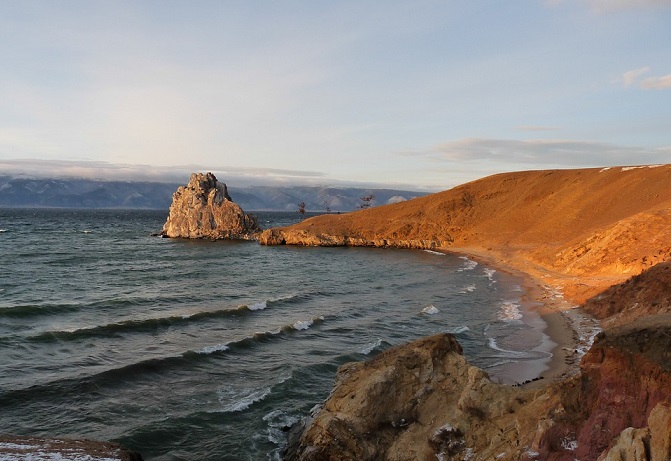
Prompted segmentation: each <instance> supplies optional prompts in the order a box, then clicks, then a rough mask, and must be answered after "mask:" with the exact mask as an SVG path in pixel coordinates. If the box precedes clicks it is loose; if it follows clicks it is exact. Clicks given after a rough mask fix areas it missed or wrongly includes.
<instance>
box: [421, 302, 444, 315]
mask: <svg viewBox="0 0 671 461" xmlns="http://www.w3.org/2000/svg"><path fill="white" fill-rule="evenodd" d="M438 312H440V311H439V310H438V308H437V307H436V306H434V305H433V304H429V305H428V306H426V307H425V308H424V309H422V313H423V314H428V315H434V314H437V313H438Z"/></svg>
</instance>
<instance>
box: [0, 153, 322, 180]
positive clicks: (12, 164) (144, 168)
mask: <svg viewBox="0 0 671 461" xmlns="http://www.w3.org/2000/svg"><path fill="white" fill-rule="evenodd" d="M206 171H211V172H213V173H215V174H216V175H217V176H218V177H220V178H221V179H222V180H223V181H228V182H232V183H235V184H236V185H241V184H243V185H251V184H264V185H266V184H268V185H269V184H276V183H289V182H290V183H291V184H308V183H318V182H320V181H324V178H325V175H324V173H321V172H318V171H300V170H282V169H274V168H231V167H221V166H218V167H217V166H214V167H213V166H203V165H182V166H170V167H160V166H153V165H151V166H150V165H139V164H119V163H108V162H100V161H67V160H42V159H27V160H0V175H2V174H7V175H11V176H27V177H37V178H41V177H49V178H87V179H96V180H105V181H153V182H177V183H185V182H186V181H187V180H188V179H189V175H190V174H191V173H195V172H206Z"/></svg>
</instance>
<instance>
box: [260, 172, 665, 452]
mask: <svg viewBox="0 0 671 461" xmlns="http://www.w3.org/2000/svg"><path fill="white" fill-rule="evenodd" d="M669 185H671V165H649V166H648V165H646V166H636V167H617V168H615V167H613V168H599V169H581V170H547V171H529V172H518V173H504V174H499V175H495V176H490V177H487V178H484V179H481V180H478V181H474V182H471V183H468V184H464V185H462V186H459V187H456V188H454V189H450V190H448V191H445V192H441V193H438V194H434V195H431V196H427V197H421V198H417V199H414V200H410V201H408V202H403V203H399V204H395V205H390V206H383V207H377V208H374V209H367V210H362V211H359V212H355V213H350V214H347V215H324V216H318V217H315V218H311V219H307V220H305V221H303V222H301V223H299V224H297V225H294V226H290V227H287V228H280V229H270V230H266V231H264V232H263V233H262V234H261V235H260V237H259V241H260V242H261V243H262V244H266V245H277V244H287V245H321V246H373V247H395V248H422V249H432V250H440V251H453V252H458V253H462V254H466V255H469V256H471V257H474V258H478V259H481V260H482V261H484V262H486V263H488V264H490V265H492V266H494V267H498V268H507V270H511V271H517V272H518V273H520V274H524V276H525V277H526V280H527V281H528V283H527V285H528V286H527V290H528V291H527V293H528V296H529V300H528V301H529V302H530V303H533V304H534V305H535V306H534V308H535V309H537V310H538V312H540V314H541V315H542V317H543V319H544V320H545V323H546V324H547V333H548V336H549V337H550V338H551V339H552V341H553V342H554V343H556V345H554V347H552V345H551V344H546V346H547V347H550V348H551V349H552V352H553V356H552V360H551V361H550V363H549V364H545V366H549V370H546V371H545V372H544V374H545V375H546V379H544V380H539V381H534V383H532V384H530V385H527V386H523V387H522V388H515V391H512V390H511V389H512V388H511V386H502V385H499V384H495V383H492V381H491V380H490V379H489V377H488V376H486V374H484V373H482V372H481V371H474V370H473V369H472V367H470V365H468V364H464V363H462V362H461V361H460V360H457V359H456V358H455V360H456V361H454V362H453V363H452V365H451V368H449V369H447V370H444V369H442V368H440V367H438V365H437V362H436V359H435V357H434V356H435V354H439V355H441V354H443V352H435V351H444V350H445V347H443V346H442V345H441V344H442V343H443V342H444V341H445V340H443V339H440V338H434V339H433V340H425V341H424V342H421V341H420V342H418V343H412V344H410V345H407V346H402V347H400V348H397V349H392V350H389V351H387V352H385V354H384V357H385V359H384V360H380V361H378V360H377V359H374V360H373V361H371V364H367V365H361V366H360V367H361V368H363V369H365V371H362V372H361V373H358V372H353V370H355V369H357V367H354V366H345V367H343V368H342V369H341V370H340V372H339V374H338V378H337V380H336V385H335V388H334V392H333V394H332V396H331V397H330V398H329V400H327V401H326V402H325V404H324V405H323V407H322V408H321V410H320V411H318V412H317V413H316V414H315V415H313V416H312V417H311V418H309V419H308V421H307V422H306V424H305V426H304V427H303V429H302V430H301V431H298V432H297V434H296V436H295V437H294V438H293V443H292V444H291V445H290V449H289V451H288V455H287V459H300V460H310V459H343V460H344V459H430V458H434V459H435V457H438V459H553V460H564V459H566V460H569V459H570V460H573V459H581V460H583V461H584V460H597V459H599V460H601V459H622V460H629V459H631V460H634V459H649V460H657V459H659V460H663V459H668V458H669V456H671V448H669V447H671V442H670V437H671V434H669V432H670V431H668V427H669V426H668V425H666V426H665V424H666V423H668V422H669V421H671V419H669V418H671V392H669V391H668V388H666V390H662V389H664V385H665V383H666V382H671V373H670V371H671V357H669V355H668V353H667V352H663V351H664V350H665V349H664V348H665V347H667V346H668V344H667V343H666V342H665V341H667V340H665V339H664V338H665V337H666V335H669V334H671V319H670V318H669V312H671V308H670V307H669V304H670V303H669V302H668V299H669V298H670V297H671V288H670V287H671V285H670V284H668V283H667V284H664V282H665V281H666V279H665V278H664V277H666V275H667V274H668V273H671V270H670V263H669V261H671V246H670V244H669V242H670V241H671V188H670V187H669ZM639 274H640V275H639ZM663 278H664V280H663V281H662V282H660V280H662V279H663ZM611 287H612V288H611ZM642 287H653V288H649V289H643V288H642ZM641 293H644V294H641ZM645 293H647V295H646V294H645ZM660 299H661V301H660ZM576 306H583V309H584V312H586V313H588V314H590V315H594V316H596V317H597V318H598V320H599V321H600V325H601V327H603V328H604V331H603V332H601V333H599V334H598V335H597V337H596V341H595V342H594V345H592V346H591V347H589V346H590V344H589V343H590V342H591V339H592V336H593V335H595V334H596V331H598V330H597V329H594V328H592V325H590V322H589V320H585V319H584V318H581V311H580V310H576V309H574V308H575V307H576ZM567 326H568V328H567ZM583 326H584V327H585V328H584V331H581V329H582V327H583ZM597 326H598V324H597ZM641 337H642V338H643V339H640V342H641V343H640V344H639V345H638V347H632V343H634V342H636V341H637V340H636V338H641ZM581 341H583V344H581V343H580V342H581ZM667 342H668V341H667ZM420 343H421V344H420ZM425 343H426V344H425ZM420 349H421V350H423V353H428V354H429V356H431V357H434V358H431V359H426V360H424V361H421V360H420V362H419V363H414V362H413V364H411V365H409V367H410V369H413V370H416V371H417V370H418V369H419V371H418V372H416V373H414V376H415V377H417V376H419V377H420V380H419V381H417V382H415V384H410V382H411V381H412V382H414V381H413V380H414V379H415V378H410V377H407V378H406V377H403V376H405V375H404V374H403V370H402V369H403V366H404V365H403V364H404V363H405V362H407V361H408V360H410V359H408V358H407V354H410V356H413V357H414V356H416V354H418V353H419V352H418V350H420ZM447 349H449V351H448V352H446V353H447V354H448V355H449V354H452V355H455V356H460V351H459V350H458V348H456V347H450V348H447ZM432 351H434V352H432ZM649 351H656V352H655V353H649ZM393 357H395V359H394V358H393ZM427 360H428V362H427ZM441 360H443V359H441ZM441 363H442V362H441ZM376 364H377V365H376ZM520 366H524V365H520ZM389 367H391V368H389ZM399 367H400V368H399ZM390 370H391V371H390ZM526 371H527V372H528V370H526ZM380 373H381V375H379V376H378V374H380ZM417 373H419V375H418V374H417ZM503 373H509V374H510V375H511V376H515V374H516V370H515V366H512V367H510V368H509V369H508V370H503ZM395 375H398V376H399V378H398V379H394V378H392V376H395ZM457 375H458V376H464V379H465V381H464V382H460V384H459V385H458V386H457V387H456V388H454V389H453V390H451V391H450V390H449V389H452V387H450V386H452V385H453V384H448V381H449V380H450V379H451V380H452V381H449V382H452V383H454V382H455V381H454V379H456V378H454V376H457ZM375 376H377V377H375ZM449 376H452V378H449ZM368 377H372V378H368ZM448 378H449V379H448ZM446 379H447V380H448V381H446ZM457 381H458V380H457ZM382 382H384V386H382V384H381V383H382ZM376 383H377V384H376ZM381 386H382V387H384V388H393V389H396V390H397V391H398V396H399V397H397V398H396V399H397V400H399V402H396V406H397V407H398V408H395V409H393V410H390V409H389V408H388V405H386V404H384V403H383V402H388V401H389V400H390V399H391V400H394V398H393V396H391V395H387V393H386V391H384V390H383V389H382V387H381ZM492 386H494V387H492ZM450 392H452V393H454V396H453V398H452V399H450V398H449V397H447V396H446V395H447V394H449V393H450ZM406 394H407V395H406ZM433 395H439V396H440V399H439V400H440V401H434V400H433V397H431V396H433ZM361 396H363V397H361ZM404 396H405V397H404ZM406 397H407V398H406ZM348 399H350V400H351V402H356V403H355V404H354V403H351V402H350V400H348ZM362 399H363V400H362ZM404 399H405V400H404ZM376 402H377V403H376ZM428 402H430V404H428ZM514 402H517V403H516V404H515V403H514ZM622 402H627V404H626V405H625V406H623V403H622ZM426 405H428V406H426ZM502 407H506V410H505V411H504V410H502ZM614 407H616V408H618V410H619V412H620V413H618V415H617V416H616V417H613V416H612V415H611V416H609V412H610V411H612V408H614ZM362 409H364V410H365V411H364V410H362ZM510 415H512V416H510ZM595 431H596V432H595ZM398 440H403V441H404V443H403V444H402V443H401V442H396V441H398ZM637 447H638V448H637ZM641 450H643V452H645V453H647V454H646V455H645V456H646V457H644V458H640V457H639V458H637V457H636V456H639V455H636V453H639V454H640V453H641ZM335 453H338V455H335ZM332 455H333V456H335V457H333V456H332ZM325 456H326V458H325ZM618 456H619V457H618Z"/></svg>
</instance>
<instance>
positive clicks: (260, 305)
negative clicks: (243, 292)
mask: <svg viewBox="0 0 671 461" xmlns="http://www.w3.org/2000/svg"><path fill="white" fill-rule="evenodd" d="M266 307H268V302H267V301H261V302H260V303H254V304H252V305H250V306H247V309H249V310H250V311H262V310H263V309H265V308H266Z"/></svg>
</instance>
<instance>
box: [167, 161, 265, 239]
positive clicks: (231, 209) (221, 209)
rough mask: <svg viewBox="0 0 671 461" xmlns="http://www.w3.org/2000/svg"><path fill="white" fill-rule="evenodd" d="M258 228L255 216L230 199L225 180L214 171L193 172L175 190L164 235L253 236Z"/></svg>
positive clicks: (194, 236)
mask: <svg viewBox="0 0 671 461" xmlns="http://www.w3.org/2000/svg"><path fill="white" fill-rule="evenodd" d="M258 232H260V228H259V226H258V224H257V222H256V219H255V218H254V217H252V216H250V215H248V214H246V213H245V212H244V211H243V210H242V208H240V207H239V206H238V205H237V204H236V203H235V202H233V201H232V200H231V197H230V195H228V189H227V188H226V184H224V183H221V182H219V181H217V178H216V177H215V176H214V175H213V174H212V173H207V174H203V173H197V174H196V173H194V174H192V175H191V178H190V179H189V183H188V184H187V185H186V186H180V187H179V188H178V189H177V191H176V192H175V193H174V194H173V196H172V205H170V214H169V216H168V220H167V221H166V222H165V224H164V225H163V232H162V235H163V236H166V237H171V238H174V237H182V238H209V239H244V240H251V239H253V238H254V237H255V234H256V233H258Z"/></svg>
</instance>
